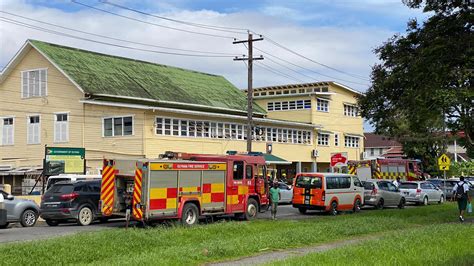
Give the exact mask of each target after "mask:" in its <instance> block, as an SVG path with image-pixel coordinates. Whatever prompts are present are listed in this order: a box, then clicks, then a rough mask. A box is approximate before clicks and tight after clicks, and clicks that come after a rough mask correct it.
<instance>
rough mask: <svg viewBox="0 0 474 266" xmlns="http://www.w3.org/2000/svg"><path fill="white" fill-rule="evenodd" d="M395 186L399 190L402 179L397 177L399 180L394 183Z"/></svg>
mask: <svg viewBox="0 0 474 266" xmlns="http://www.w3.org/2000/svg"><path fill="white" fill-rule="evenodd" d="M392 183H393V185H394V186H396V187H397V188H398V187H399V186H400V177H397V179H396V180H395V181H393V182H392Z"/></svg>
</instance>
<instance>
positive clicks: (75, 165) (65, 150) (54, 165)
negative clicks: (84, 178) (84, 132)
mask: <svg viewBox="0 0 474 266" xmlns="http://www.w3.org/2000/svg"><path fill="white" fill-rule="evenodd" d="M85 156H86V150H85V149H84V148H69V147H46V150H45V158H44V166H43V169H44V174H45V175H48V176H49V175H58V174H84V173H85V163H84V162H85Z"/></svg>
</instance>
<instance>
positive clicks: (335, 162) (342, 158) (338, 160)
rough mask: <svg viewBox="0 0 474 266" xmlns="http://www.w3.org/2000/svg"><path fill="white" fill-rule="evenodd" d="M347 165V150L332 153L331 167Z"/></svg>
mask: <svg viewBox="0 0 474 266" xmlns="http://www.w3.org/2000/svg"><path fill="white" fill-rule="evenodd" d="M335 166H339V167H342V166H347V152H339V153H331V167H335Z"/></svg>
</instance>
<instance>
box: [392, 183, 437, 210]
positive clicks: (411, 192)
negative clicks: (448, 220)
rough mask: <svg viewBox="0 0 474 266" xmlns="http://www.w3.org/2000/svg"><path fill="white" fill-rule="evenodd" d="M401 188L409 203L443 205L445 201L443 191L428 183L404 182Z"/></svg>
mask: <svg viewBox="0 0 474 266" xmlns="http://www.w3.org/2000/svg"><path fill="white" fill-rule="evenodd" d="M399 188H400V191H401V192H402V195H403V196H404V197H405V198H406V200H407V202H414V203H416V204H423V205H428V204H429V203H430V202H438V203H439V204H442V203H443V202H444V200H445V196H444V193H443V191H442V190H441V189H440V188H438V187H436V186H435V185H433V184H432V183H431V182H428V181H416V182H402V183H401V184H400V187H399Z"/></svg>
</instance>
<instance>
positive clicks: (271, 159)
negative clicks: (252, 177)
mask: <svg viewBox="0 0 474 266" xmlns="http://www.w3.org/2000/svg"><path fill="white" fill-rule="evenodd" d="M263 157H265V162H266V163H267V164H287V165H288V164H291V162H288V161H287V160H285V159H282V158H280V157H278V156H275V155H272V154H268V153H265V154H263Z"/></svg>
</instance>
